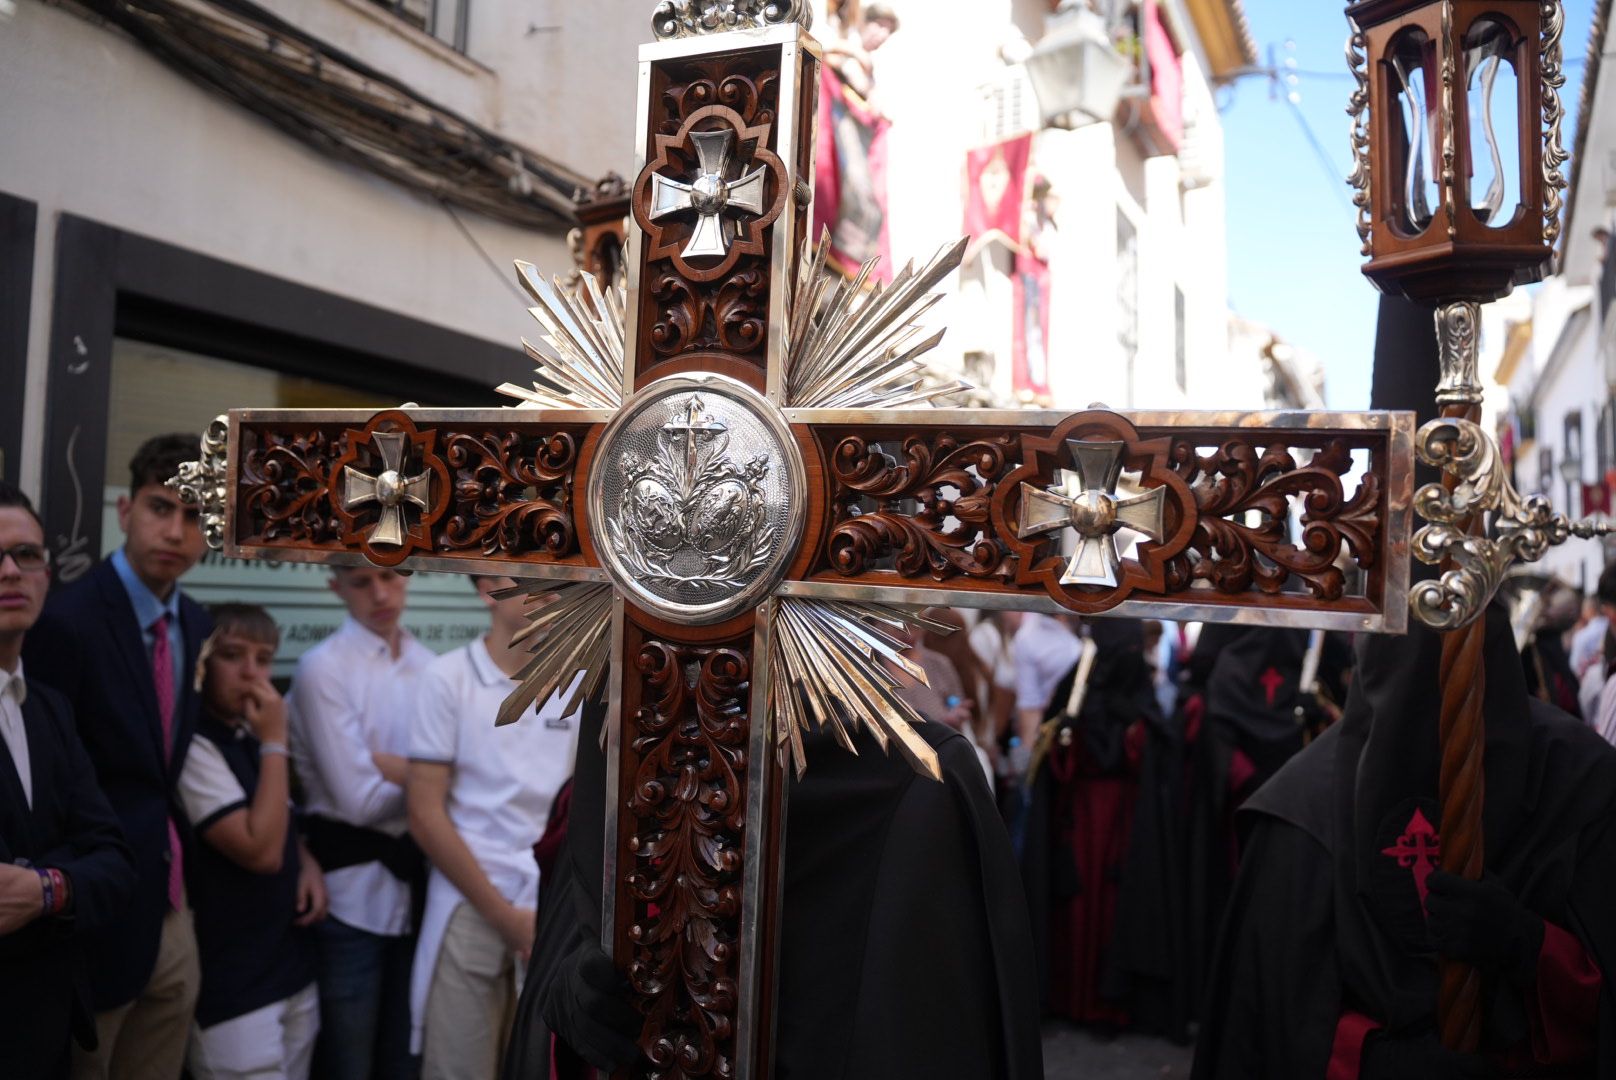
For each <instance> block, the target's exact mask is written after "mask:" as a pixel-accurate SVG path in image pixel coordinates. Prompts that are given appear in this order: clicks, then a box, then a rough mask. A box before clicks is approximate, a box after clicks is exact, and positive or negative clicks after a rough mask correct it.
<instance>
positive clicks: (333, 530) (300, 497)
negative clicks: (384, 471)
mask: <svg viewBox="0 0 1616 1080" xmlns="http://www.w3.org/2000/svg"><path fill="white" fill-rule="evenodd" d="M242 450H243V453H242V458H241V480H240V485H239V498H240V506H241V513H242V517H243V527H242V529H241V536H242V538H243V539H244V540H247V539H249V538H250V539H252V540H256V541H263V542H266V543H272V544H274V543H282V544H307V545H312V546H322V545H326V544H331V543H336V542H339V541H340V540H341V539H342V524H341V522H339V521H338V520H337V515H336V512H335V510H334V509H333V504H332V499H331V488H330V479H331V472H332V467H333V465H334V464H335V463H336V460H337V459H338V458H339V457H344V456H346V455H347V452H348V439H347V436H345V435H332V434H331V433H329V432H327V431H324V430H321V429H319V428H315V429H312V430H307V431H295V432H287V431H275V430H272V429H271V430H265V431H261V432H258V433H256V437H255V438H253V439H250V440H247V441H246V442H245V444H244V446H243V448H242Z"/></svg>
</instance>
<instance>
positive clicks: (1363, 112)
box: [1347, 18, 1375, 255]
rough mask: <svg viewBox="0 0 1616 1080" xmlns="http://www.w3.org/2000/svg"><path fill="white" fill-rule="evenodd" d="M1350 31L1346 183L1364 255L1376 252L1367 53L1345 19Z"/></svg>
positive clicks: (1358, 30) (1358, 33) (1359, 32)
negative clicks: (1351, 83)
mask: <svg viewBox="0 0 1616 1080" xmlns="http://www.w3.org/2000/svg"><path fill="white" fill-rule="evenodd" d="M1347 25H1348V26H1349V27H1350V28H1351V33H1350V34H1349V35H1348V37H1347V66H1348V67H1350V68H1351V69H1352V75H1353V78H1355V79H1356V80H1357V82H1358V86H1357V89H1355V90H1353V92H1352V98H1351V102H1350V104H1348V106H1347V114H1348V115H1349V116H1351V117H1352V173H1351V174H1350V175H1349V176H1348V177H1347V183H1348V184H1350V185H1352V205H1353V206H1355V207H1357V208H1358V239H1359V240H1361V241H1362V242H1363V254H1364V255H1373V254H1374V252H1375V247H1374V241H1373V239H1372V238H1373V235H1374V229H1375V225H1374V218H1373V216H1372V215H1371V213H1370V197H1371V196H1370V190H1369V188H1370V178H1371V175H1372V173H1371V165H1370V156H1369V53H1368V44H1367V43H1366V42H1365V40H1364V32H1363V30H1362V29H1361V28H1360V27H1359V26H1358V24H1357V22H1356V21H1354V20H1352V19H1350V18H1349V19H1348V20H1347Z"/></svg>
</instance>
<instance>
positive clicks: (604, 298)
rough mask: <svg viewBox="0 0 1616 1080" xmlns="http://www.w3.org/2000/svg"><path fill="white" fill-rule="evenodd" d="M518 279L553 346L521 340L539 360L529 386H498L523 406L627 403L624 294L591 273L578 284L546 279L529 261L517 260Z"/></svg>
mask: <svg viewBox="0 0 1616 1080" xmlns="http://www.w3.org/2000/svg"><path fill="white" fill-rule="evenodd" d="M516 271H517V279H518V280H519V281H521V283H522V288H523V289H525V290H526V291H527V294H528V295H529V296H531V297H533V299H534V300H535V301H537V303H538V307H535V308H530V309H529V311H530V312H531V314H532V315H533V317H534V318H535V319H537V320H538V321H539V325H541V326H543V327H544V330H545V333H544V336H543V337H542V339H541V340H542V341H543V342H544V344H545V345H547V346H549V351H548V352H547V351H545V350H543V349H540V348H539V347H538V346H536V345H534V344H533V343H532V342H530V341H526V340H524V341H523V342H522V345H523V347H524V348H526V349H527V354H528V356H529V357H530V358H531V359H532V360H533V362H534V363H535V364H537V365H538V371H537V372H536V379H537V381H535V382H534V383H533V385H532V386H531V388H530V387H525V386H517V385H516V384H514V383H506V384H505V385H504V386H501V387H500V388H499V392H500V393H501V394H504V395H505V396H506V397H513V398H517V399H519V400H520V401H521V402H522V406H521V407H524V408H536V409H616V408H618V407H620V406H621V405H622V404H623V357H624V353H625V350H624V346H623V325H624V318H623V314H624V309H625V304H626V299H625V294H624V292H623V290H622V289H619V288H617V287H616V286H612V285H608V286H607V287H605V288H604V289H603V288H601V285H600V282H599V281H598V280H596V278H595V276H594V275H593V274H582V273H581V274H579V280H578V283H577V284H576V285H566V284H563V283H562V281H561V279H560V278H556V279H555V280H554V281H546V280H545V279H544V275H543V274H540V273H539V271H538V269H537V268H536V267H534V266H533V265H532V264H531V263H525V262H520V261H518V262H517V264H516Z"/></svg>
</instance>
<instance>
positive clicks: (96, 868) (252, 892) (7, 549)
mask: <svg viewBox="0 0 1616 1080" xmlns="http://www.w3.org/2000/svg"><path fill="white" fill-rule="evenodd" d="M196 455H197V440H196V438H195V437H194V436H190V437H188V436H180V435H173V436H163V437H159V438H155V439H152V440H150V441H148V442H147V443H145V444H144V445H143V446H142V447H141V448H140V450H139V451H138V452H137V453H136V455H135V457H134V459H133V460H132V462H131V463H130V480H129V488H128V491H127V493H126V494H124V495H123V496H121V497H120V498H119V500H118V521H119V525H120V526H121V528H122V531H123V543H122V545H121V546H120V547H119V548H118V549H117V550H116V551H115V552H114V553H113V554H112V555H111V556H110V557H109V558H107V559H106V560H105V561H103V562H102V563H100V564H99V565H97V566H96V567H95V568H94V569H93V570H91V571H90V572H89V573H88V574H87V575H85V576H84V577H83V578H82V579H80V580H79V581H76V582H74V583H72V584H70V585H65V586H63V587H61V588H58V589H56V590H54V591H50V590H49V589H48V586H49V582H50V556H49V549H48V547H47V545H46V542H45V536H44V531H43V527H42V526H41V523H40V519H39V517H38V515H37V513H36V512H35V510H34V508H33V506H32V504H31V503H30V501H29V500H28V498H27V497H26V496H25V495H24V494H23V493H22V492H21V491H19V490H18V489H17V488H15V487H13V486H11V485H9V484H0V736H3V737H4V738H3V740H0V746H3V750H0V1048H3V1052H0V1058H3V1062H0V1065H3V1067H0V1074H4V1075H6V1076H8V1077H12V1076H15V1077H19V1078H27V1080H33V1078H41V1080H48V1078H60V1077H73V1078H75V1080H77V1078H85V1080H92V1078H93V1080H106V1078H110V1080H122V1078H145V1077H152V1078H170V1077H172V1078H178V1077H180V1076H181V1075H182V1074H184V1075H189V1076H190V1077H192V1078H193V1080H215V1078H218V1080H225V1078H238V1077H240V1078H246V1077H252V1078H256V1080H272V1078H284V1080H302V1078H306V1077H308V1076H310V1075H315V1076H319V1077H321V1078H329V1080H368V1078H371V1077H377V1078H382V1080H394V1078H405V1077H415V1076H418V1075H425V1076H429V1077H434V1078H454V1077H467V1078H480V1080H489V1078H491V1077H493V1076H494V1075H495V1074H496V1071H497V1068H498V1063H499V1060H500V1055H501V1053H502V1052H503V1049H504V1046H505V1042H506V1039H507V1037H508V1034H509V1029H510V1024H511V1019H512V1017H513V1015H514V1010H515V1006H516V993H517V987H518V980H519V975H520V972H521V971H522V970H523V969H524V967H525V963H526V960H527V956H528V952H529V950H530V949H531V948H532V944H533V938H534V929H535V910H536V907H537V894H538V884H539V865H538V863H537V862H536V861H535V857H534V845H535V844H536V843H537V842H538V841H539V840H540V839H541V838H542V837H543V834H544V833H545V829H546V826H547V824H549V818H550V811H551V808H552V804H553V803H554V802H555V800H556V798H557V796H558V795H559V794H560V793H561V791H562V788H563V785H564V784H565V783H566V781H567V780H568V778H569V777H570V775H571V771H572V759H573V749H574V744H575V742H576V739H577V718H576V717H575V716H564V715H561V713H560V709H559V707H558V706H557V705H556V704H554V703H544V704H542V705H541V706H539V707H536V708H535V709H534V710H533V711H532V715H529V716H527V717H524V718H523V721H522V722H521V723H518V724H516V725H514V726H513V727H511V728H508V729H502V730H500V731H499V733H498V735H497V736H496V734H495V728H494V725H493V718H494V717H495V716H496V715H497V714H498V711H499V707H500V704H501V702H502V701H503V700H504V699H505V697H506V695H507V694H508V693H509V691H510V689H511V688H512V686H513V685H514V684H513V682H512V679H513V678H514V677H515V675H516V674H517V672H518V671H519V670H520V669H521V667H522V666H523V664H524V662H525V659H526V657H525V655H524V654H522V653H521V652H520V651H519V650H518V649H517V648H515V647H513V645H512V640H513V638H514V636H515V633H516V631H517V629H518V628H519V627H520V626H521V625H522V622H523V608H522V600H521V598H520V597H519V596H518V597H517V598H515V599H512V598H510V597H509V595H508V591H509V590H510V588H511V586H513V585H514V584H515V583H514V582H513V581H511V580H510V579H508V578H498V577H492V578H489V577H480V578H474V579H472V580H471V582H470V584H468V586H467V588H468V589H475V590H476V593H477V595H478V596H479V597H480V598H481V600H482V602H483V603H484V604H485V605H486V608H487V611H488V631H487V633H486V634H484V635H483V636H482V637H480V638H478V639H477V640H476V641H473V642H472V643H471V644H469V645H466V646H464V647H462V648H460V649H457V650H455V651H454V652H451V653H448V654H447V655H444V656H435V655H434V654H433V653H432V652H431V651H429V650H428V649H427V648H426V647H425V646H423V645H422V644H420V643H419V642H418V641H416V640H415V639H414V638H413V637H412V636H411V635H410V633H409V632H408V631H407V630H405V629H404V627H403V624H402V618H403V616H404V613H405V608H406V604H407V601H408V578H406V577H405V576H403V575H401V574H398V573H395V572H394V571H391V570H383V569H378V568H374V567H363V568H337V569H334V570H333V571H332V573H331V580H330V585H331V590H332V592H333V593H334V594H335V595H336V597H337V598H338V599H339V600H340V601H341V603H342V604H343V606H344V607H345V608H346V618H345V620H344V622H343V624H342V626H341V628H340V629H339V630H338V631H337V632H336V633H334V634H332V635H331V636H330V637H328V638H327V639H326V640H324V641H323V642H321V643H320V644H319V645H317V646H316V647H314V648H313V649H311V650H309V651H308V652H307V653H305V654H304V655H303V656H302V657H301V659H300V660H299V663H298V666H297V672H296V675H295V677H294V678H293V681H292V686H291V691H290V693H289V695H287V696H286V697H284V698H283V697H282V695H281V693H279V692H278V691H277V689H276V687H275V685H274V684H273V682H272V681H271V678H270V673H271V670H272V665H273V663H274V660H275V656H276V652H277V649H278V647H279V644H280V631H279V628H278V627H277V626H276V624H275V621H274V619H273V618H272V617H271V616H270V615H269V613H268V612H267V611H265V610H264V609H263V608H261V607H257V606H254V605H249V604H222V605H218V606H215V607H214V608H213V609H212V610H207V609H204V608H203V607H202V606H201V605H199V604H197V603H195V602H193V601H192V600H191V599H190V598H189V597H188V596H187V595H186V594H185V591H184V589H183V587H182V586H183V579H184V577H185V575H186V573H187V572H188V571H190V570H191V568H192V567H193V566H194V565H195V564H196V563H197V561H198V560H199V559H200V557H201V555H202V551H203V539H202V535H201V531H200V529H199V526H198V521H197V514H196V511H195V510H194V509H192V508H188V507H186V506H184V505H183V504H182V503H181V501H180V499H179V497H178V496H177V495H176V494H175V493H174V492H173V491H171V490H170V489H169V488H168V487H167V486H166V485H165V483H164V482H165V481H166V480H167V479H168V478H169V477H171V476H173V475H175V473H176V472H177V470H178V467H179V465H180V463H182V462H184V461H190V460H194V459H195V457H196ZM47 593H49V595H48V596H47ZM555 700H556V701H559V700H561V699H560V698H557V699H555Z"/></svg>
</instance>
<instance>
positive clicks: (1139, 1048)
mask: <svg viewBox="0 0 1616 1080" xmlns="http://www.w3.org/2000/svg"><path fill="white" fill-rule="evenodd" d="M1189 1075H1190V1048H1189V1047H1187V1046H1175V1045H1173V1044H1172V1043H1170V1042H1165V1041H1163V1040H1161V1039H1151V1038H1145V1037H1143V1036H1135V1035H1124V1036H1122V1037H1121V1038H1116V1039H1097V1038H1095V1037H1094V1036H1093V1035H1092V1034H1090V1033H1089V1032H1087V1031H1085V1030H1083V1029H1081V1028H1076V1027H1073V1026H1072V1025H1070V1024H1066V1023H1062V1022H1059V1021H1055V1022H1051V1023H1047V1024H1045V1025H1044V1076H1045V1077H1046V1078H1047V1080H1188V1077H1189Z"/></svg>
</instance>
